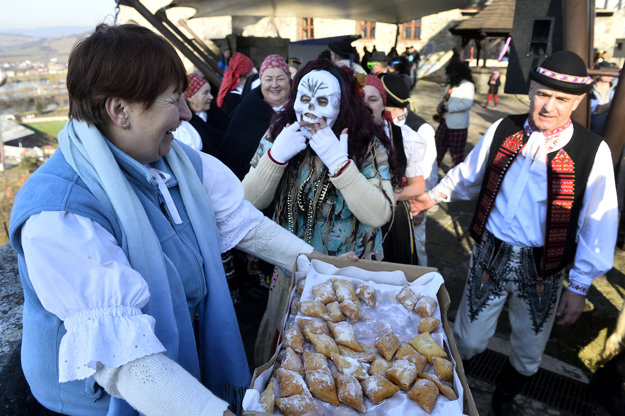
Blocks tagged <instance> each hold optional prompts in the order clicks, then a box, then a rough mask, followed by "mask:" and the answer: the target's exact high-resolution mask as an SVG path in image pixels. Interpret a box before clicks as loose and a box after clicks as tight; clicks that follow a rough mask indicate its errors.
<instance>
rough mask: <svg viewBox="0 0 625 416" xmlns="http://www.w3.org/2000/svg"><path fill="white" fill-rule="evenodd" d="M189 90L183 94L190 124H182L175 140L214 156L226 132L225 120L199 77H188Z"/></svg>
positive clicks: (225, 116) (206, 83) (224, 116)
mask: <svg viewBox="0 0 625 416" xmlns="http://www.w3.org/2000/svg"><path fill="white" fill-rule="evenodd" d="M187 80H188V81H189V86H188V87H187V89H186V91H185V92H184V97H185V98H186V100H187V105H188V106H189V109H190V110H191V113H192V115H191V120H189V121H186V120H184V121H183V122H182V123H180V127H178V128H177V129H176V131H175V132H174V137H175V138H176V139H178V140H180V141H181V142H183V143H184V144H186V145H187V146H191V147H192V148H194V149H195V150H199V151H202V152H204V153H208V154H209V155H213V156H214V155H215V154H216V153H217V149H218V148H219V145H220V144H221V141H222V139H223V137H224V134H225V132H226V129H227V128H228V122H229V121H230V120H229V119H228V116H227V115H226V114H225V113H224V112H223V110H222V109H221V108H219V107H217V106H216V105H214V104H213V95H212V94H211V90H210V84H209V83H208V82H206V80H205V79H204V78H202V77H201V76H199V75H198V74H195V73H191V74H187Z"/></svg>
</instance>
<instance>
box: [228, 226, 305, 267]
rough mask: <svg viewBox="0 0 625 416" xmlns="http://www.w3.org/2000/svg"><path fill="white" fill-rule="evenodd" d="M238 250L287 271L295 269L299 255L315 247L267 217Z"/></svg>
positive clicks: (246, 237) (251, 231)
mask: <svg viewBox="0 0 625 416" xmlns="http://www.w3.org/2000/svg"><path fill="white" fill-rule="evenodd" d="M237 248H238V249H240V250H243V251H245V252H246V253H250V254H253V255H255V256H256V257H259V258H261V259H263V260H265V261H267V262H269V263H271V264H275V265H276V266H278V267H282V268H285V269H287V270H292V269H293V266H294V265H295V259H297V256H298V255H299V254H301V253H306V254H308V253H312V251H313V246H311V245H310V244H307V243H306V242H305V241H304V240H301V239H299V238H298V237H296V236H295V235H294V234H291V233H290V232H288V231H287V230H286V229H284V228H282V227H281V226H280V225H278V224H276V223H275V222H273V221H271V220H270V219H269V218H266V217H265V218H264V219H263V221H262V222H261V223H260V224H258V225H257V226H256V227H254V228H252V230H250V232H249V233H248V234H247V235H246V236H245V238H244V239H243V240H241V242H240V243H239V244H238V245H237Z"/></svg>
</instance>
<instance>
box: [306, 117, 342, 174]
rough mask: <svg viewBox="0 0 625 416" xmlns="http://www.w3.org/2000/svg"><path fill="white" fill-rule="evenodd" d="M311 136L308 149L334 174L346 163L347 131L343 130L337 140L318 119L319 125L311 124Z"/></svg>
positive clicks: (328, 128) (322, 121)
mask: <svg viewBox="0 0 625 416" xmlns="http://www.w3.org/2000/svg"><path fill="white" fill-rule="evenodd" d="M312 131H313V135H312V137H311V138H310V147H311V148H312V149H313V150H314V152H315V153H316V154H317V156H319V159H321V161H322V162H323V164H324V165H326V167H327V168H328V170H329V171H330V174H331V175H332V174H334V172H336V170H337V168H338V167H339V166H341V165H342V164H344V163H345V162H347V159H348V158H347V140H348V134H347V129H343V131H342V132H341V137H340V139H338V138H337V137H336V135H335V134H334V132H333V131H332V129H331V128H330V127H328V125H327V124H326V122H325V120H324V119H322V118H320V119H319V124H313V126H312Z"/></svg>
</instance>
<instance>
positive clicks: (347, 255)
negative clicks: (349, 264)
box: [336, 251, 360, 262]
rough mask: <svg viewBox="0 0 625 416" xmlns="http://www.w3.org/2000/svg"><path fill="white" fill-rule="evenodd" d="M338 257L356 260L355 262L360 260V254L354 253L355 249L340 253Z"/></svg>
mask: <svg viewBox="0 0 625 416" xmlns="http://www.w3.org/2000/svg"><path fill="white" fill-rule="evenodd" d="M336 258H337V259H343V260H350V261H354V262H356V261H358V260H360V259H359V258H358V256H357V255H356V253H354V252H353V251H348V252H347V253H343V254H340V255H338V256H336Z"/></svg>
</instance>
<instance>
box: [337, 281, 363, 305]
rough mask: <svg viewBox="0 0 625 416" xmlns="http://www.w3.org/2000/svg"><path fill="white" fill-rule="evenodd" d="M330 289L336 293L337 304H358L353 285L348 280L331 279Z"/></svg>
mask: <svg viewBox="0 0 625 416" xmlns="http://www.w3.org/2000/svg"><path fill="white" fill-rule="evenodd" d="M332 287H333V288H334V292H335V293H336V298H337V300H338V301H339V303H342V302H345V301H346V300H351V301H352V302H354V303H356V302H358V297H357V296H356V292H354V285H353V284H352V282H350V281H349V280H345V279H332Z"/></svg>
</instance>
